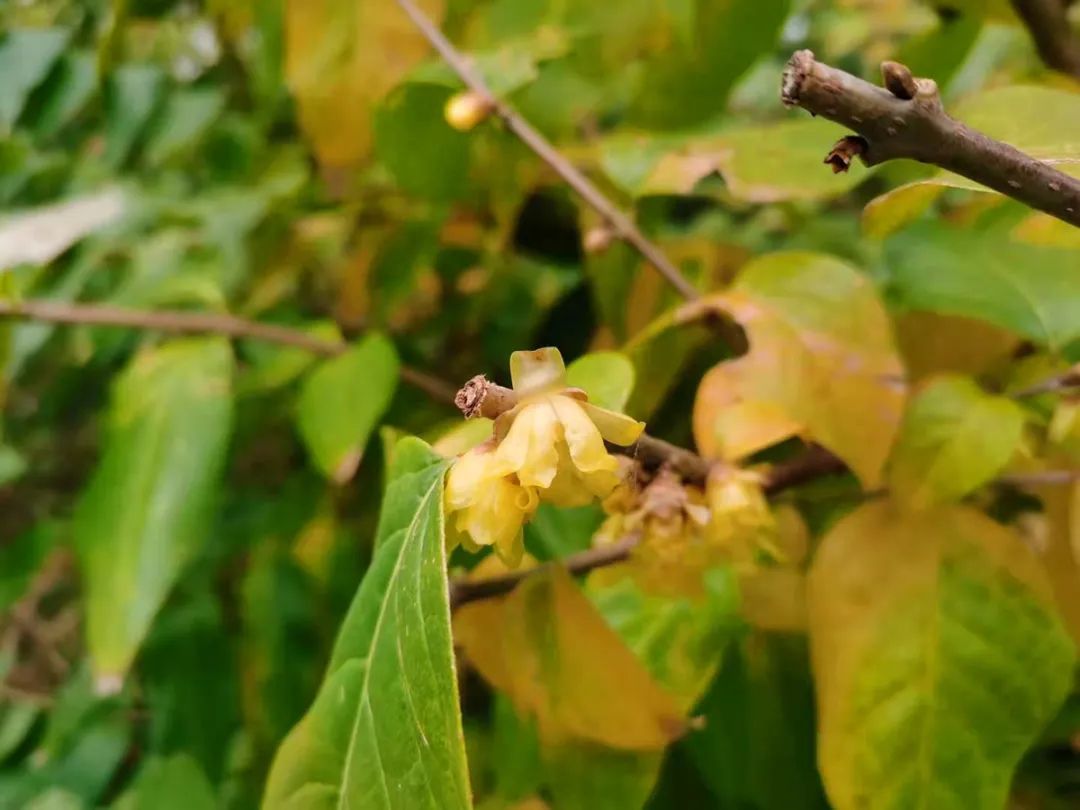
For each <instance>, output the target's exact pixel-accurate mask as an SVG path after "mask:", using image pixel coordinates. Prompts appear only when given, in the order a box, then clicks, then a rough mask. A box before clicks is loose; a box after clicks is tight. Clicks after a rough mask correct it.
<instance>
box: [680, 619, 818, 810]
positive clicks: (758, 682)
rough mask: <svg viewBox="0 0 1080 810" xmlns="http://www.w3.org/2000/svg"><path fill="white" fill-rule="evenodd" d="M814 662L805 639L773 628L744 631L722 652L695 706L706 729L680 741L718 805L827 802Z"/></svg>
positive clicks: (796, 808) (793, 809)
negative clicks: (819, 757) (819, 758)
mask: <svg viewBox="0 0 1080 810" xmlns="http://www.w3.org/2000/svg"><path fill="white" fill-rule="evenodd" d="M809 664H810V662H809V651H808V645H807V643H806V639H805V638H804V637H802V636H795V635H780V634H776V633H756V634H753V635H750V636H747V637H746V638H745V639H743V640H741V642H740V643H738V644H737V645H734V649H732V650H731V653H730V654H729V655H728V656H726V657H725V659H724V666H723V668H722V669H721V671H720V673H719V674H718V675H717V677H716V679H715V680H714V681H713V683H712V686H711V687H710V688H709V691H708V692H707V693H706V695H705V697H704V698H702V700H701V702H700V703H699V704H698V706H697V708H696V710H695V714H696V715H698V716H700V717H702V718H703V720H704V728H703V729H702V730H701V731H699V732H696V733H694V734H690V735H688V736H687V738H686V739H685V740H684V741H683V742H682V743H681V745H682V746H684V747H685V748H686V750H687V752H688V753H689V755H690V758H691V759H692V760H693V761H694V762H695V763H696V764H697V767H698V771H699V772H700V773H701V775H702V777H703V779H704V780H705V782H706V783H707V784H708V786H709V788H710V789H711V790H712V792H713V793H714V794H715V796H716V797H717V798H718V799H719V804H718V805H717V806H720V807H740V808H741V807H747V808H750V807H760V808H772V807H776V808H784V810H826V808H827V807H828V803H827V802H826V801H825V795H824V789H823V788H822V786H821V779H820V777H819V776H818V772H817V764H816V762H815V758H814V739H815V732H816V729H815V727H814V690H813V683H812V681H811V679H810V671H809ZM777 774H783V778H782V779H778V778H777Z"/></svg>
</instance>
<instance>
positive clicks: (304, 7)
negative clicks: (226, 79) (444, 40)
mask: <svg viewBox="0 0 1080 810" xmlns="http://www.w3.org/2000/svg"><path fill="white" fill-rule="evenodd" d="M417 4H418V5H419V6H420V7H421V9H422V10H423V11H424V12H425V13H426V14H427V15H428V16H429V17H431V18H432V19H435V20H438V19H439V18H440V17H441V16H442V7H443V2H442V0H418V2H417ZM427 52H428V45H427V41H426V40H425V39H424V37H423V36H422V35H421V34H420V32H419V31H417V30H416V27H415V26H414V25H413V24H412V22H411V21H410V20H409V18H408V17H406V16H405V13H404V12H403V11H402V10H401V8H400V7H399V6H398V5H397V3H393V2H371V0H287V3H286V7H285V76H286V80H287V81H288V84H289V89H290V90H291V91H292V94H293V95H294V96H295V97H296V100H297V103H298V105H299V107H300V121H301V123H302V124H303V127H304V130H305V132H306V133H307V135H308V137H309V138H310V139H311V141H312V144H313V146H314V148H315V152H316V154H317V155H318V156H319V160H320V161H321V162H322V163H323V164H325V165H327V166H334V167H347V166H350V165H353V164H355V163H357V162H359V161H361V160H363V159H364V158H365V157H366V156H367V154H368V152H369V151H370V149H371V142H372V127H371V116H372V108H373V105H374V104H375V102H377V101H378V100H379V99H381V98H382V97H383V96H385V95H386V93H387V92H388V91H389V90H390V88H392V87H394V86H395V85H396V84H397V83H398V81H399V80H400V79H401V78H402V77H403V76H405V74H406V73H407V72H408V71H409V70H410V69H411V68H412V67H413V66H414V65H416V63H417V62H419V61H420V60H421V59H422V58H423V57H424V56H425V55H426V54H427Z"/></svg>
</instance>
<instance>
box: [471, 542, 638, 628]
mask: <svg viewBox="0 0 1080 810" xmlns="http://www.w3.org/2000/svg"><path fill="white" fill-rule="evenodd" d="M640 542H641V535H640V534H632V535H629V536H627V537H625V538H623V539H622V540H620V541H619V542H618V543H613V544H612V545H610V546H597V547H596V548H590V549H586V550H585V551H579V552H578V553H577V554H570V555H568V556H566V557H563V558H562V559H561V560H557V561H555V562H556V564H558V565H562V566H563V567H565V568H566V570H567V571H569V572H570V573H571V574H576V575H581V574H587V573H589V572H590V571H592V570H594V569H596V568H603V567H604V566H607V565H614V564H615V563H620V562H624V561H625V560H627V559H629V558H630V552H631V551H633V550H634V547H635V546H637V544H638V543H640ZM547 565H550V563H548V564H546V565H541V566H536V567H534V568H524V569H522V570H520V571H511V572H510V573H508V574H503V575H502V576H497V577H485V578H484V579H466V578H459V579H452V580H450V610H456V609H457V608H459V607H461V606H462V605H464V604H467V603H469V602H475V601H477V600H479V599H490V598H491V597H493V596H502V595H504V594H507V593H510V591H512V590H514V588H515V587H517V584H518V583H519V582H521V581H522V580H523V579H525V578H526V577H530V576H532V575H533V574H535V573H537V572H538V571H541V570H543V569H544V568H546V567H547Z"/></svg>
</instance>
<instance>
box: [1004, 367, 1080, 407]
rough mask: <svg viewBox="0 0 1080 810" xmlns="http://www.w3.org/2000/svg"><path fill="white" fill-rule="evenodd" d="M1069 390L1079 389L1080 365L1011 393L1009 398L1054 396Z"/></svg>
mask: <svg viewBox="0 0 1080 810" xmlns="http://www.w3.org/2000/svg"><path fill="white" fill-rule="evenodd" d="M1070 388H1080V364H1078V365H1075V366H1073V367H1072V368H1070V369H1068V370H1066V371H1063V372H1061V373H1060V374H1055V375H1054V376H1053V377H1048V378H1047V379H1045V380H1042V381H1040V382H1037V383H1034V384H1033V385H1029V386H1026V387H1024V388H1021V389H1020V390H1018V391H1013V392H1012V394H1011V396H1012V398H1013V399H1026V398H1027V397H1037V396H1041V395H1042V394H1056V393H1058V392H1060V391H1068V390H1069V389H1070Z"/></svg>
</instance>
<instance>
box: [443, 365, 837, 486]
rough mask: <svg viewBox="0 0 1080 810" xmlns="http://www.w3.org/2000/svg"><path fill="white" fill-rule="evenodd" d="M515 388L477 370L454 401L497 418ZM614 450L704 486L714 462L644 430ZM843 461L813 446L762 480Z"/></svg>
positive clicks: (513, 399)
mask: <svg viewBox="0 0 1080 810" xmlns="http://www.w3.org/2000/svg"><path fill="white" fill-rule="evenodd" d="M517 401H518V399H517V394H515V393H514V391H513V389H511V388H506V387H505V386H502V385H499V384H498V383H493V382H491V381H490V380H489V379H487V378H486V377H484V375H482V374H478V375H477V376H475V377H473V378H472V379H471V380H469V381H468V382H467V383H465V385H464V386H463V387H462V389H461V390H460V391H458V393H457V397H456V399H455V403H456V404H457V406H458V408H460V409H461V412H462V414H463V415H464V416H465V418H466V419H470V418H473V417H476V416H484V417H487V418H488V419H497V418H498V417H499V416H501V415H502V414H504V413H506V412H507V411H509V410H511V409H513V408H514V406H515V405H517ZM607 447H608V450H609V451H610V452H612V453H618V454H620V455H624V456H629V457H630V458H632V459H634V460H635V461H637V462H638V463H639V464H640V465H641V466H642V467H644V468H645V469H646V470H647V471H649V472H655V471H656V470H658V469H660V468H661V467H667V468H668V469H670V470H672V471H673V472H675V473H677V474H678V475H679V477H680V478H682V480H684V481H686V482H687V483H689V484H696V485H698V486H701V485H703V484H704V483H705V479H706V478H708V476H709V470H710V469H712V463H711V462H710V461H709V460H708V459H705V458H702V457H701V456H699V455H698V454H697V453H694V452H693V451H691V450H687V449H685V448H682V447H678V446H676V445H674V444H671V443H670V442H666V441H664V440H663V439H657V438H655V437H653V436H649V435H648V434H643V435H642V436H641V438H639V439H638V440H637V441H636V442H634V443H633V444H631V445H629V446H627V447H622V446H620V445H617V444H611V443H608V445H607ZM845 469H847V468H846V467H845V465H844V463H843V462H842V461H841V460H840V459H838V458H837V457H836V456H834V455H833V454H832V453H830V452H829V451H827V450H825V449H824V448H822V447H817V446H814V447H812V448H810V450H808V451H807V452H806V453H804V454H803V455H801V456H797V457H795V458H793V459H790V460H788V461H782V462H779V463H778V464H775V465H773V466H772V467H771V468H770V469H769V470H768V471H767V472H766V473H764V478H763V480H762V487H763V488H764V490H765V492H766V493H767V494H769V495H775V494H776V493H778V492H781V491H783V490H785V489H789V488H791V487H794V486H798V485H799V484H802V483H805V482H806V481H809V480H812V479H814V478H819V477H821V476H823V475H831V474H833V473H839V472H843V471H844V470H845Z"/></svg>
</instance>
